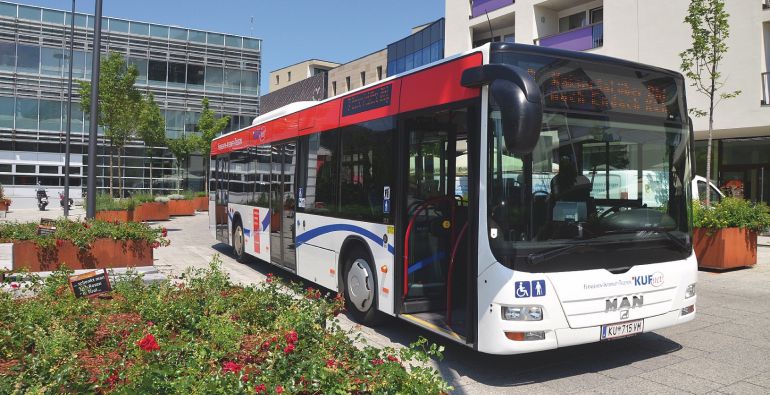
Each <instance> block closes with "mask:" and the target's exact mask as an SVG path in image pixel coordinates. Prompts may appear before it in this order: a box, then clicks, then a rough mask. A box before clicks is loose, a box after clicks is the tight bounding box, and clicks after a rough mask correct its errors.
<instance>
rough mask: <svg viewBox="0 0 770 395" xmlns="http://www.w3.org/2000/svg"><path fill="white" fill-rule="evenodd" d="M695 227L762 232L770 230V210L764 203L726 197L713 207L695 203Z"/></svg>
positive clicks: (698, 202)
mask: <svg viewBox="0 0 770 395" xmlns="http://www.w3.org/2000/svg"><path fill="white" fill-rule="evenodd" d="M693 226H695V227H696V228H708V229H712V230H716V229H722V228H744V229H749V230H752V231H755V232H762V231H764V230H766V229H768V228H770V210H768V207H767V205H765V204H764V203H752V202H750V201H748V200H744V199H740V198H733V197H726V198H723V199H722V200H721V201H720V202H718V203H716V204H714V205H713V206H711V207H708V206H705V205H703V204H702V203H701V202H700V201H694V202H693Z"/></svg>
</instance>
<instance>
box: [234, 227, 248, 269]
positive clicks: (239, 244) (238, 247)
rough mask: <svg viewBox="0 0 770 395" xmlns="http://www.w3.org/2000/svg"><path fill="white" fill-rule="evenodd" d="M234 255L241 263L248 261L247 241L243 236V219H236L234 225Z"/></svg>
mask: <svg viewBox="0 0 770 395" xmlns="http://www.w3.org/2000/svg"><path fill="white" fill-rule="evenodd" d="M233 255H235V260H236V261H238V262H240V263H245V262H246V241H245V239H244V237H243V225H242V224H241V221H236V222H235V225H234V226H233Z"/></svg>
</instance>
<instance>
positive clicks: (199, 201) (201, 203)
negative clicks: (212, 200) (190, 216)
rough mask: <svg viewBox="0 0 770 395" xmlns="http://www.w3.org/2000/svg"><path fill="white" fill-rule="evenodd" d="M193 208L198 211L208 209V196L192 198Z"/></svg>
mask: <svg viewBox="0 0 770 395" xmlns="http://www.w3.org/2000/svg"><path fill="white" fill-rule="evenodd" d="M193 202H195V209H196V210H198V211H209V198H207V197H205V196H202V197H196V198H193Z"/></svg>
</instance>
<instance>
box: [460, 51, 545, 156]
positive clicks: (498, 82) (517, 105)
mask: <svg viewBox="0 0 770 395" xmlns="http://www.w3.org/2000/svg"><path fill="white" fill-rule="evenodd" d="M461 83H462V85H463V86H466V87H480V86H482V85H489V92H490V94H491V96H492V98H494V100H495V102H496V103H497V105H498V106H499V107H500V116H501V121H502V126H503V136H505V148H506V149H507V150H508V151H509V152H512V153H516V154H529V153H531V152H532V150H534V149H535V145H536V144H537V141H538V139H539V137H540V129H541V128H542V123H543V99H542V95H541V94H540V88H539V87H538V86H537V84H536V83H535V81H534V80H533V79H532V77H530V76H529V74H527V72H526V71H524V70H522V69H520V68H518V67H514V66H511V65H507V64H488V65H484V66H479V67H474V68H471V69H467V70H465V71H464V72H463V76H462V81H461Z"/></svg>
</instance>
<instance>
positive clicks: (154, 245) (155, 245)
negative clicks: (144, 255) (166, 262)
mask: <svg viewBox="0 0 770 395" xmlns="http://www.w3.org/2000/svg"><path fill="white" fill-rule="evenodd" d="M158 247H160V242H158V241H153V242H152V248H158Z"/></svg>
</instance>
